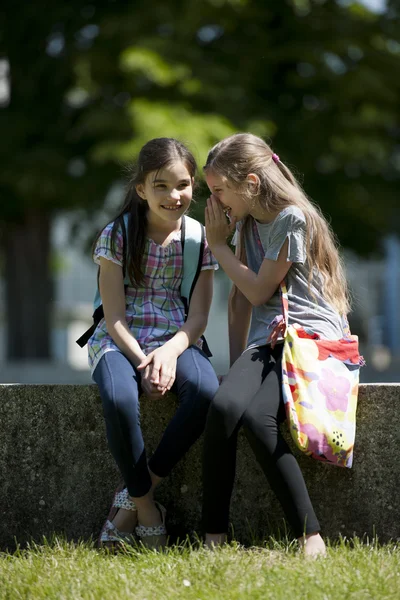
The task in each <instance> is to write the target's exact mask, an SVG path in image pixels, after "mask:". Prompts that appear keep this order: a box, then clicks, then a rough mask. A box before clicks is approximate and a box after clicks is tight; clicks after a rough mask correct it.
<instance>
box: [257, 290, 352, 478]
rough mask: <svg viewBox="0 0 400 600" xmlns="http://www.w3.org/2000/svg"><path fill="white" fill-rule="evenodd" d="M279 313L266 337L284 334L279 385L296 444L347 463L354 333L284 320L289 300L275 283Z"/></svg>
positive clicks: (349, 460) (315, 454)
mask: <svg viewBox="0 0 400 600" xmlns="http://www.w3.org/2000/svg"><path fill="white" fill-rule="evenodd" d="M280 291H281V297H282V309H283V315H282V317H277V318H276V319H274V322H273V323H272V324H271V326H272V327H273V331H272V333H271V335H270V337H269V340H268V341H271V343H272V344H274V342H275V341H276V339H277V336H278V335H279V334H280V335H283V337H284V344H283V355H282V390H283V400H284V403H285V410H286V416H287V421H288V425H289V429H290V433H291V435H292V438H293V440H294V442H295V444H296V446H297V447H298V448H299V449H300V450H302V451H303V452H305V453H306V454H308V455H309V456H311V457H312V458H315V459H317V460H321V461H325V462H328V463H331V464H333V465H337V466H340V467H351V466H352V463H353V448H354V439H355V432H356V408H357V395H358V382H359V370H360V366H361V365H363V364H364V360H363V358H362V357H361V356H360V355H359V352H358V338H357V336H353V335H351V334H350V330H349V328H348V322H347V319H345V324H346V326H345V328H344V329H345V334H344V337H343V338H342V339H339V340H324V339H320V337H319V335H318V334H317V333H315V332H313V331H310V330H308V329H304V328H303V327H301V326H300V325H296V324H295V325H289V320H288V316H289V310H288V309H289V302H288V295H287V290H286V285H285V283H284V282H282V283H281V286H280Z"/></svg>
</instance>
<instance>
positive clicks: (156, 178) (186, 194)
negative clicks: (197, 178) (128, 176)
mask: <svg viewBox="0 0 400 600" xmlns="http://www.w3.org/2000/svg"><path fill="white" fill-rule="evenodd" d="M136 191H137V193H138V194H139V196H140V197H141V198H143V200H146V202H147V203H148V205H149V214H148V218H149V221H150V222H152V223H153V224H155V225H156V224H159V225H162V224H164V223H165V222H166V221H167V222H171V221H178V220H179V219H180V218H181V216H182V215H183V214H184V213H185V212H186V210H187V209H188V208H189V205H190V202H191V200H192V194H193V178H192V177H191V176H190V173H189V171H188V169H187V167H186V165H185V163H183V162H182V161H177V162H174V163H171V164H170V165H167V166H165V167H164V168H162V169H159V170H158V171H152V172H151V173H149V174H148V175H147V177H146V180H145V182H144V184H139V185H137V186H136Z"/></svg>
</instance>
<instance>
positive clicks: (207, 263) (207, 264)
mask: <svg viewBox="0 0 400 600" xmlns="http://www.w3.org/2000/svg"><path fill="white" fill-rule="evenodd" d="M218 268H219V266H218V262H217V261H216V259H215V258H214V256H213V254H212V252H211V250H210V247H209V245H208V243H207V238H205V239H204V253H203V262H202V264H201V270H202V271H207V270H208V269H213V270H214V271H216V270H217V269H218Z"/></svg>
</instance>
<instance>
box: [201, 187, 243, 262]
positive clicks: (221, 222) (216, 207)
mask: <svg viewBox="0 0 400 600" xmlns="http://www.w3.org/2000/svg"><path fill="white" fill-rule="evenodd" d="M205 222H206V236H207V243H208V245H209V246H210V248H211V250H215V248H216V247H217V246H221V245H225V244H226V240H227V238H228V237H229V236H230V234H231V233H232V231H233V230H234V229H235V226H236V219H235V218H233V219H231V222H229V221H228V218H227V216H226V214H225V213H224V210H223V205H222V204H221V202H220V201H219V200H218V198H216V196H214V195H213V194H212V195H211V196H210V197H209V199H208V200H207V206H206V210H205Z"/></svg>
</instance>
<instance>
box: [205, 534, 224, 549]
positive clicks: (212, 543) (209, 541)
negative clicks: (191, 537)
mask: <svg viewBox="0 0 400 600" xmlns="http://www.w3.org/2000/svg"><path fill="white" fill-rule="evenodd" d="M226 540H227V535H226V533H206V539H205V540H204V546H205V547H206V548H208V549H209V550H213V549H214V548H217V546H223V544H226Z"/></svg>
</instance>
